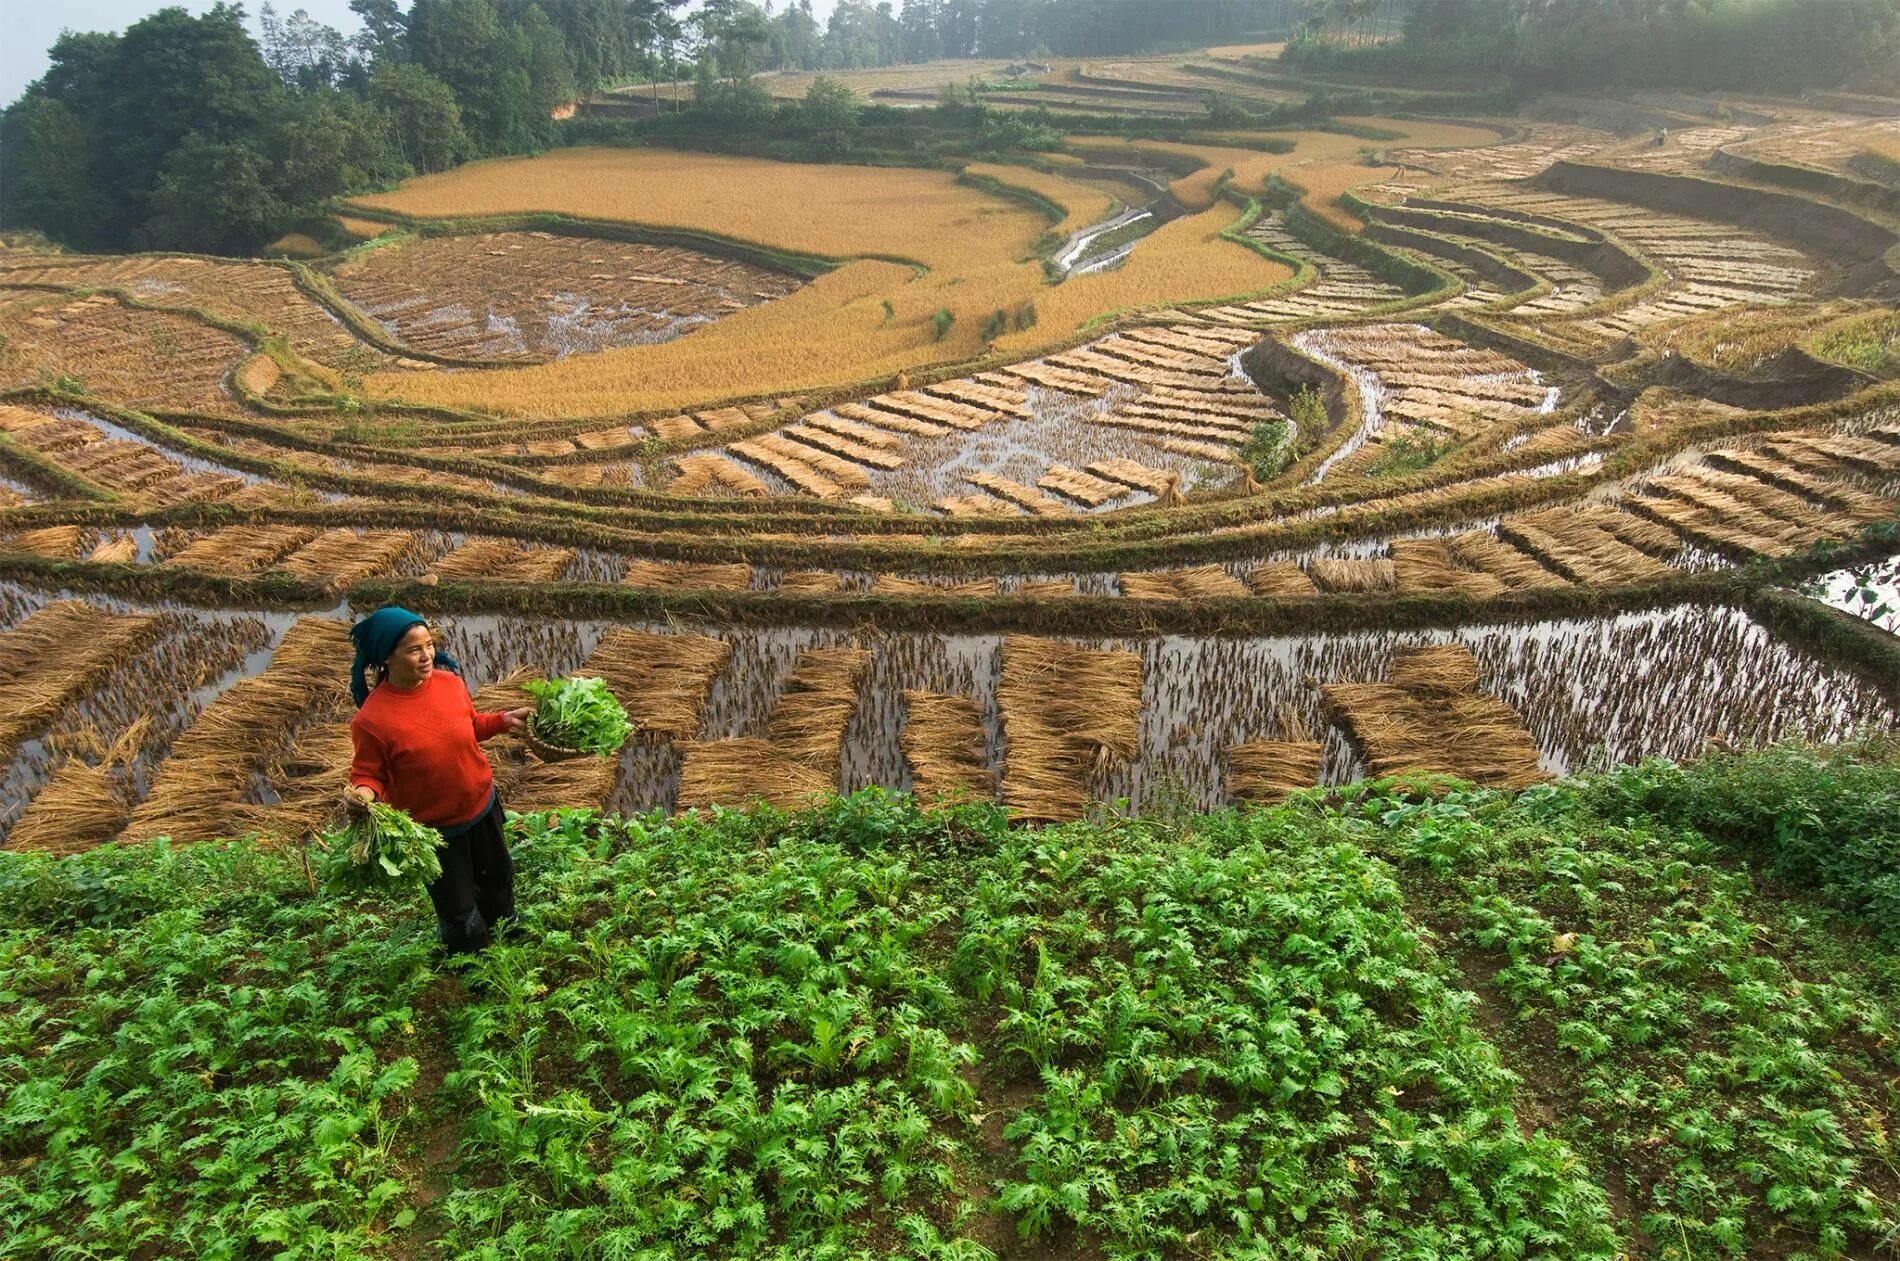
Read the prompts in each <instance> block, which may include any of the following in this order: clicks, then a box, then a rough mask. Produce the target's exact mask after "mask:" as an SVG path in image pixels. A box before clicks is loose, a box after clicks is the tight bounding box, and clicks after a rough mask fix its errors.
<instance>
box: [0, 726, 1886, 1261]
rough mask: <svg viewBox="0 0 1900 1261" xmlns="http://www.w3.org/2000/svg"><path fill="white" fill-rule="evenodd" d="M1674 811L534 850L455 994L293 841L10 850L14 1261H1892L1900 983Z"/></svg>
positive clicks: (556, 827) (1537, 797)
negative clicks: (161, 1258) (1670, 817)
mask: <svg viewBox="0 0 1900 1261" xmlns="http://www.w3.org/2000/svg"><path fill="white" fill-rule="evenodd" d="M1786 756H1787V755H1782V754H1769V755H1767V756H1766V757H1765V758H1763V759H1760V760H1750V759H1745V758H1744V759H1738V760H1737V761H1735V762H1734V763H1732V764H1731V765H1730V766H1729V772H1730V774H1731V776H1732V777H1741V778H1746V777H1747V776H1749V775H1757V776H1760V777H1762V778H1763V780H1764V781H1765V782H1766V781H1775V782H1780V781H1782V780H1785V779H1787V778H1788V777H1789V775H1790V774H1791V773H1790V772H1788V771H1787V770H1786V769H1785V768H1784V767H1783V765H1782V764H1783V761H1785V759H1786ZM1701 774H1714V772H1712V771H1707V772H1705V771H1704V770H1703V769H1702V768H1700V767H1698V768H1693V769H1691V770H1689V771H1687V772H1682V771H1678V770H1676V769H1675V768H1671V767H1667V766H1662V765H1649V766H1643V767H1638V768H1633V769H1631V770H1628V771H1624V772H1619V773H1617V774H1616V775H1614V776H1610V777H1606V778H1603V779H1599V780H1596V781H1590V782H1585V783H1563V784H1558V785H1555V786H1551V787H1541V788H1537V789H1532V790H1529V791H1527V792H1524V793H1521V794H1517V795H1515V796H1512V795H1506V794H1497V793H1490V792H1478V791H1475V790H1469V789H1454V790H1452V791H1449V792H1444V791H1441V792H1440V793H1439V794H1438V796H1437V797H1435V798H1424V797H1420V796H1418V795H1416V794H1415V793H1414V792H1411V791H1408V790H1406V789H1404V788H1402V787H1399V786H1392V785H1385V786H1354V787H1352V788H1349V789H1345V790H1341V791H1337V792H1333V793H1330V794H1326V795H1322V794H1320V793H1314V794H1311V795H1310V796H1309V797H1308V798H1306V799H1302V800H1296V801H1295V802H1293V803H1291V804H1289V805H1287V806H1285V807H1281V808H1277V809H1273V810H1255V811H1246V812H1238V813H1236V812H1228V813H1224V814H1219V815H1213V816H1207V817H1203V818H1188V819H1181V820H1176V821H1174V822H1163V821H1152V820H1151V821H1126V820H1111V821H1106V822H1102V823H1097V824H1076V825H1071V826H1068V827H1064V828H1054V829H1047V830H1041V831H1029V830H1021V829H1015V828H1012V827H1011V826H1010V825H1009V824H1008V822H1007V820H1006V819H1005V818H1004V816H1003V815H1002V814H1001V812H1000V811H998V810H995V809H993V808H991V807H988V806H964V807H958V808H954V809H951V810H948V811H941V812H936V811H920V810H919V809H918V808H917V807H916V806H914V805H913V804H912V803H910V802H909V801H908V800H907V799H904V798H897V797H892V796H888V795H886V794H882V793H879V792H875V791H873V792H868V793H864V794H860V795H858V796H855V797H850V798H844V799H840V800H836V801H834V802H832V803H829V804H827V805H824V806H821V807H819V808H816V809H814V810H812V811H809V812H805V813H802V814H791V815H787V814H782V813H778V812H773V811H761V812H759V813H757V814H737V813H725V812H714V813H713V814H711V815H710V816H700V817H686V818H681V819H675V820H666V819H661V818H658V817H650V818H642V819H634V820H626V821H615V820H602V819H597V818H595V817H594V816H592V815H590V814H586V813H581V812H566V811H564V812H559V813H556V814H553V815H545V816H532V817H529V818H526V819H522V820H519V821H518V822H517V824H516V825H515V827H516V831H515V837H514V848H515V852H516V857H517V861H518V863H519V867H520V892H521V900H520V906H521V917H520V921H519V924H518V926H517V927H515V928H514V929H512V930H511V931H509V932H508V933H505V934H504V935H503V937H502V938H501V940H500V941H499V942H498V943H497V944H496V945H495V946H493V947H491V948H490V949H489V950H488V951H487V952H486V953H485V954H483V955H481V956H479V957H476V958H475V959H473V960H471V961H468V962H456V963H449V962H445V961H443V960H442V959H441V957H440V956H439V955H437V954H436V953H435V950H434V943H433V941H432V937H431V933H430V931H429V923H428V918H429V917H428V916H427V914H426V908H425V907H423V906H422V905H421V904H420V899H418V900H417V905H416V906H414V907H402V906H392V905H390V904H389V903H387V902H384V901H377V902H361V903H359V902H356V901H351V900H345V901H335V900H329V899H321V900H320V899H313V898H312V897H310V896H309V894H308V893H307V891H306V890H305V888H304V884H303V880H302V876H301V873H300V870H299V869H298V866H297V863H296V860H295V858H294V856H292V855H286V854H283V853H281V852H272V851H268V850H260V849H257V848H254V847H251V846H248V845H242V844H240V845H233V846H229V847H210V846H205V847H197V848H193V849H190V850H185V851H175V850H172V849H169V848H167V847H166V846H164V845H163V844H162V843H160V844H159V845H156V846H153V847H147V848H123V849H121V848H116V847H108V848H106V849H103V850H100V851H97V852H94V853H91V854H87V855H82V856H79V857H75V858H70V859H62V860H49V859H43V858H39V857H35V856H24V855H23V856H17V857H15V858H12V859H10V860H9V861H8V862H7V863H5V864H0V1149H3V1150H5V1152H6V1153H7V1156H8V1161H7V1163H6V1164H5V1165H4V1166H0V1256H8V1257H11V1256H20V1257H26V1256H35V1257H38V1256H57V1255H73V1256H78V1255H128V1254H133V1253H137V1254H139V1255H168V1256H210V1257H227V1256H228V1257H236V1256H241V1255H260V1254H262V1253H265V1252H268V1253H270V1254H272V1255H276V1256H280V1257H284V1258H286V1259H293V1258H303V1257H317V1256H323V1257H328V1258H351V1257H373V1256H396V1255H400V1256H422V1255H441V1256H455V1257H510V1258H530V1257H533V1258H540V1257H549V1258H553V1257H603V1256H642V1257H648V1256H650V1257H707V1258H711V1257H731V1256H759V1257H780V1258H786V1259H787V1261H789V1259H790V1258H793V1257H798V1258H808V1257H812V1258H825V1257H838V1258H844V1257H864V1258H870V1257H882V1256H908V1257H915V1258H960V1259H963V1261H979V1259H980V1258H983V1257H988V1256H992V1255H995V1254H997V1253H1004V1254H1008V1253H1012V1252H1015V1251H1016V1250H1017V1249H1018V1247H1019V1246H1021V1245H1019V1242H1018V1241H1019V1240H1020V1241H1026V1243H1027V1246H1028V1247H1029V1248H1030V1249H1032V1250H1035V1252H1036V1254H1037V1255H1041V1254H1042V1253H1044V1252H1047V1253H1048V1254H1052V1255H1054V1254H1066V1253H1069V1252H1073V1251H1077V1250H1086V1251H1088V1252H1089V1253H1091V1254H1093V1255H1101V1256H1105V1257H1113V1258H1136V1257H1141V1258H1148V1257H1162V1256H1172V1255H1197V1256H1210V1257H1232V1258H1243V1257H1244V1258H1250V1259H1265V1258H1276V1259H1277V1258H1294V1257H1333V1256H1381V1257H1395V1258H1416V1259H1418V1261H1426V1259H1428V1258H1450V1257H1460V1258H1462V1257H1523V1258H1549V1259H1551V1261H1556V1259H1557V1258H1563V1259H1565V1261H1573V1259H1576V1258H1600V1259H1602V1261H1608V1259H1609V1258H1611V1257H1613V1256H1616V1255H1617V1254H1618V1253H1619V1252H1621V1251H1622V1250H1624V1249H1625V1248H1626V1247H1627V1246H1628V1245H1629V1244H1630V1243H1631V1242H1636V1241H1640V1242H1641V1244H1642V1248H1641V1251H1642V1252H1643V1254H1644V1255H1652V1256H1658V1257H1662V1256H1672V1255H1673V1256H1675V1257H1678V1258H1682V1257H1685V1256H1688V1255H1693V1256H1696V1257H1724V1258H1726V1257H1737V1258H1739V1257H1742V1256H1745V1255H1752V1254H1753V1251H1754V1250H1756V1249H1759V1248H1762V1247H1767V1246H1769V1245H1768V1244H1767V1242H1766V1241H1768V1240H1769V1239H1770V1238H1771V1237H1773V1239H1774V1241H1775V1242H1774V1244H1773V1245H1772V1246H1773V1247H1775V1248H1776V1249H1777V1250H1778V1253H1777V1254H1778V1255H1795V1254H1801V1255H1807V1256H1813V1257H1820V1256H1839V1255H1872V1254H1873V1253H1874V1252H1876V1251H1877V1250H1878V1246H1879V1241H1880V1240H1882V1239H1883V1238H1891V1237H1892V1232H1893V1230H1894V1229H1895V1227H1896V1224H1897V1222H1900V1218H1897V1217H1896V1205H1895V1203H1894V1192H1893V1187H1894V1179H1893V1174H1894V1168H1895V1161H1896V1153H1895V1151H1894V1150H1893V1147H1892V1142H1891V1139H1890V1137H1889V1131H1890V1128H1891V1125H1890V1114H1891V1111H1892V1108H1893V1106H1894V1101H1893V1098H1892V1096H1891V1086H1890V1083H1891V1080H1892V1079H1893V1076H1894V1073H1895V1071H1896V1069H1897V1068H1900V1030H1897V1029H1896V1027H1895V1021H1894V1006H1893V1004H1894V999H1895V996H1896V995H1897V994H1900V969H1897V968H1896V960H1895V956H1894V955H1893V954H1892V953H1891V952H1890V951H1889V950H1886V949H1883V948H1880V947H1878V946H1876V944H1875V943H1874V942H1873V941H1872V940H1871V939H1869V938H1867V937H1865V936H1862V935H1859V934H1857V932H1856V931H1855V930H1854V928H1853V927H1852V925H1851V924H1850V923H1849V922H1847V921H1844V920H1843V921H1839V922H1835V921H1834V920H1833V919H1831V918H1830V913H1829V912H1827V911H1826V910H1824V909H1823V908H1822V906H1821V904H1819V903H1802V902H1800V901H1798V900H1795V901H1790V900H1789V899H1788V898H1787V897H1786V896H1785V895H1783V894H1775V895H1770V894H1768V893H1765V892H1764V891H1763V890H1762V889H1761V888H1760V887H1758V886H1757V884H1756V883H1755V880H1754V878H1753V877H1751V875H1750V874H1749V872H1748V870H1747V869H1746V868H1745V867H1738V866H1735V865H1734V864H1732V863H1729V862H1725V861H1723V855H1724V853H1725V852H1726V851H1724V850H1723V849H1721V848H1718V846H1717V845H1716V844H1715V843H1714V842H1711V841H1709V840H1705V839H1703V838H1702V837H1701V836H1699V835H1697V834H1696V833H1694V832H1692V831H1687V830H1683V829H1680V828H1678V827H1676V826H1674V825H1671V824H1667V823H1663V822H1660V821H1656V820H1654V819H1652V818H1651V817H1650V816H1649V814H1648V811H1649V809H1650V808H1651V807H1652V805H1654V804H1655V802H1656V801H1657V800H1658V799H1659V798H1658V794H1667V793H1671V792H1677V791H1678V788H1677V787H1676V786H1677V785H1679V784H1680V782H1681V779H1682V777H1683V776H1685V775H1686V776H1688V777H1689V778H1694V777H1695V776H1697V775H1701ZM1878 774H1886V775H1891V774H1892V771H1891V769H1890V768H1889V769H1887V770H1884V771H1880V770H1878V769H1877V768H1876V767H1874V766H1872V764H1871V763H1869V765H1867V766H1863V767H1862V768H1861V772H1860V777H1855V776H1848V775H1841V776H1839V777H1838V778H1837V780H1836V790H1835V792H1836V795H1837V796H1839V797H1841V798H1854V799H1855V801H1853V802H1847V801H1843V802H1842V803H1841V804H1840V805H1839V807H1838V810H1837V811H1836V813H1834V814H1832V815H1830V816H1829V818H1830V819H1832V820H1833V821H1834V822H1835V823H1838V824H1839V825H1840V826H1843V827H1853V826H1855V823H1854V821H1855V820H1857V819H1862V818H1869V817H1872V816H1873V815H1874V814H1875V813H1877V811H1878V810H1879V809H1880V808H1882V807H1881V803H1882V802H1885V801H1888V800H1889V798H1887V797H1885V796H1882V794H1883V793H1885V792H1887V791H1888V789H1887V788H1886V787H1885V786H1883V785H1882V784H1880V783H1877V782H1876V778H1875V777H1876V776H1877V775H1878ZM1739 795H1742V796H1752V797H1754V798H1755V799H1759V800H1766V799H1767V798H1768V797H1769V796H1771V795H1772V794H1770V793H1769V792H1768V791H1767V790H1765V789H1762V790H1749V791H1747V792H1744V793H1742V794H1739ZM1863 798H1864V799H1863ZM1632 803H1636V804H1635V805H1634V806H1633V805H1632ZM1632 809H1635V810H1636V811H1637V815H1638V821H1634V822H1632V821H1631V819H1630V817H1629V816H1630V812H1631V810H1632ZM1678 813H1679V814H1680V815H1681V817H1682V818H1683V819H1684V820H1686V821H1689V822H1693V823H1696V824H1698V825H1712V821H1713V819H1714V816H1713V815H1711V814H1710V813H1709V811H1708V809H1707V805H1706V803H1705V804H1704V805H1702V806H1695V807H1693V808H1691V807H1684V808H1682V809H1680V810H1679V811H1678ZM1467 990H1475V991H1476V994H1475V997H1474V995H1473V994H1471V993H1468V992H1466V991H1467ZM1624 1204H1627V1206H1628V1207H1627V1210H1625V1209H1623V1208H1621V1207H1613V1205H1618V1206H1620V1205H1624ZM1626 1213H1627V1215H1626Z"/></svg>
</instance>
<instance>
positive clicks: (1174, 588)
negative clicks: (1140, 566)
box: [1121, 565, 1247, 600]
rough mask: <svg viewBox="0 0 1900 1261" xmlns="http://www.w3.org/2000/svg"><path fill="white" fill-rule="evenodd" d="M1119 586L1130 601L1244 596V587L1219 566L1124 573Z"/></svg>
mask: <svg viewBox="0 0 1900 1261" xmlns="http://www.w3.org/2000/svg"><path fill="white" fill-rule="evenodd" d="M1121 584H1122V594H1123V595H1124V596H1126V597H1128V598H1129V599H1130V600H1218V599H1232V598H1233V597H1235V596H1244V595H1246V594H1247V587H1246V584H1245V583H1243V582H1241V581H1240V579H1238V578H1236V577H1234V576H1233V575H1232V574H1230V573H1228V572H1227V571H1226V570H1225V569H1222V568H1221V567H1220V566H1219V565H1196V566H1195V567H1194V568H1192V569H1165V570H1162V571H1160V572H1158V573H1126V574H1123V575H1122V576H1121Z"/></svg>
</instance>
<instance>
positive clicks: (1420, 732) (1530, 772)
mask: <svg viewBox="0 0 1900 1261" xmlns="http://www.w3.org/2000/svg"><path fill="white" fill-rule="evenodd" d="M1469 657H1470V653H1468V652H1466V651H1465V650H1464V649H1461V648H1458V647H1456V646H1447V647H1443V648H1436V649H1426V650H1422V651H1414V652H1411V653H1407V654H1401V655H1400V657H1399V658H1398V660H1397V661H1395V663H1394V665H1393V680H1394V681H1393V682H1392V683H1333V684H1329V685H1328V686H1326V687H1325V688H1324V689H1322V694H1323V695H1324V697H1325V700H1326V705H1327V707H1328V708H1329V709H1331V710H1332V711H1333V712H1334V713H1336V714H1337V715H1338V716H1339V718H1340V720H1341V721H1342V722H1343V723H1344V725H1345V727H1346V729H1347V731H1348V732H1349V733H1350V734H1351V735H1352V738H1353V740H1354V741H1355V742H1356V743H1357V744H1358V745H1359V748H1360V750H1361V751H1362V752H1363V753H1364V755H1365V759H1366V766H1367V770H1368V771H1369V773H1370V774H1372V775H1373V776H1375V777H1378V776H1386V775H1397V774H1402V773H1405V772H1428V773H1437V774H1444V775H1456V776H1458V777H1459V778H1461V779H1468V780H1471V781H1472V782H1474V783H1477V784H1482V785H1484V786H1485V787H1488V788H1523V787H1525V786H1526V785H1529V784H1534V783H1538V782H1540V781H1542V780H1544V779H1548V778H1549V776H1548V775H1546V774H1545V772H1544V770H1543V769H1542V767H1540V766H1539V765H1538V758H1537V745H1536V744H1535V743H1534V742H1533V741H1532V740H1531V738H1530V732H1529V731H1528V730H1527V729H1526V728H1525V726H1524V723H1523V720H1522V719H1520V718H1519V717H1518V716H1517V714H1516V712H1515V711H1514V710H1512V709H1511V707H1510V706H1509V705H1506V704H1505V703H1504V702H1502V701H1500V700H1498V699H1497V698H1496V697H1492V696H1483V695H1480V694H1478V693H1477V692H1475V691H1473V690H1471V689H1472V688H1473V687H1475V686H1476V682H1477V665H1476V663H1475V662H1471V661H1468V660H1463V659H1460V658H1465V659H1468V658H1469ZM1466 680H1469V682H1468V683H1467V682H1466Z"/></svg>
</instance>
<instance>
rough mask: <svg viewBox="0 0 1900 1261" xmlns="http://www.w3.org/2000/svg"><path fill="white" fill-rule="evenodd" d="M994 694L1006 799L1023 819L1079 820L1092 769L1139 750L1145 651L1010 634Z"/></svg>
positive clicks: (1126, 756) (1125, 757)
mask: <svg viewBox="0 0 1900 1261" xmlns="http://www.w3.org/2000/svg"><path fill="white" fill-rule="evenodd" d="M996 699H997V705H998V707H999V708H1000V709H1001V711H1002V719H1003V739H1004V743H1005V754H1004V761H1003V801H1004V804H1006V805H1007V806H1009V808H1010V809H1011V811H1013V812H1014V813H1015V814H1016V815H1018V816H1019V817H1022V818H1028V819H1045V820H1066V819H1074V818H1078V817H1080V815H1081V814H1082V812H1083V811H1084V810H1085V809H1086V808H1087V807H1088V801H1089V798H1088V777H1089V774H1090V772H1092V771H1095V770H1099V769H1102V768H1104V767H1105V766H1106V765H1107V764H1108V762H1109V761H1110V760H1119V761H1129V760H1132V759H1133V758H1134V756H1135V753H1136V750H1137V747H1138V744H1139V741H1140V727H1141V657H1140V656H1139V655H1138V654H1136V653H1132V652H1119V651H1105V650H1101V649H1093V648H1081V647H1078V646H1076V645H1074V644H1065V643H1058V642H1056V641H1054V640H1049V639H1035V638H1031V637H1029V636H1024V635H1012V636H1010V637H1009V638H1007V639H1005V640H1004V641H1003V673H1002V679H1001V681H1000V682H999V683H998V685H997V691H996Z"/></svg>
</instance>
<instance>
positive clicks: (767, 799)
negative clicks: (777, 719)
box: [679, 740, 835, 810]
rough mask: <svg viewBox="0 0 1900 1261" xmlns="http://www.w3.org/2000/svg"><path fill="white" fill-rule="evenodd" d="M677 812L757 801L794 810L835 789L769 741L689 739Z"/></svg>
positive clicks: (822, 774) (815, 770) (827, 777)
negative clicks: (678, 810)
mask: <svg viewBox="0 0 1900 1261" xmlns="http://www.w3.org/2000/svg"><path fill="white" fill-rule="evenodd" d="M680 752H681V754H682V757H681V761H680V788H679V808H680V809H682V810H686V809H690V808H693V807H696V806H715V805H722V806H742V805H745V804H746V803H747V802H751V801H759V802H764V803H765V804H767V805H771V806H777V807H779V808H780V809H783V810H795V809H797V808H799V807H800V806H803V805H806V804H808V803H809V802H810V800H811V798H813V797H818V796H823V795H824V794H825V793H828V792H830V791H831V790H832V789H833V787H834V786H835V785H834V782H833V778H832V776H831V775H829V774H827V773H825V772H824V771H823V770H820V769H819V768H817V767H815V766H809V765H807V764H805V763H803V762H800V761H799V760H798V759H796V758H794V757H792V756H790V755H789V754H788V753H787V752H786V751H785V750H783V749H781V748H778V747H777V746H776V745H774V744H773V743H772V742H771V741H770V740H709V741H703V742H699V741H689V742H687V743H684V744H682V745H681V746H680Z"/></svg>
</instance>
